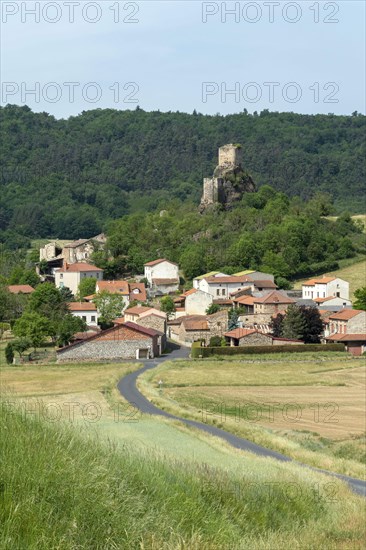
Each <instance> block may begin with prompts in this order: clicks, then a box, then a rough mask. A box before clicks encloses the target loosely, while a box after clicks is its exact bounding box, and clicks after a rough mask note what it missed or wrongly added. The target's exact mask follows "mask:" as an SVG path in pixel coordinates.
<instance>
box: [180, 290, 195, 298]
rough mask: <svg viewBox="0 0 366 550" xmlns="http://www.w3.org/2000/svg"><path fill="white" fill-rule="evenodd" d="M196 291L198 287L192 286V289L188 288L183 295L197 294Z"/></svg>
mask: <svg viewBox="0 0 366 550" xmlns="http://www.w3.org/2000/svg"><path fill="white" fill-rule="evenodd" d="M196 292H197V289H196V288H191V290H187V291H186V292H184V293H183V294H182V295H181V296H190V295H191V294H196Z"/></svg>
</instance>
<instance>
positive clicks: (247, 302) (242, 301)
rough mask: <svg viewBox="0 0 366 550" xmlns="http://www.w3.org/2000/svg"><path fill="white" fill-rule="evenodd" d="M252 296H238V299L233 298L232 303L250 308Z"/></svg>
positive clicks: (252, 302)
mask: <svg viewBox="0 0 366 550" xmlns="http://www.w3.org/2000/svg"><path fill="white" fill-rule="evenodd" d="M254 300H255V298H254V296H239V298H234V299H233V301H234V302H236V303H237V304H242V305H245V306H252V305H254Z"/></svg>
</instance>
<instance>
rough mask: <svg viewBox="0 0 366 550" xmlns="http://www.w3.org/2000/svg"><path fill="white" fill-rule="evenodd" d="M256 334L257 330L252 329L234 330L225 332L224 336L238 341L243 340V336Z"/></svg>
mask: <svg viewBox="0 0 366 550" xmlns="http://www.w3.org/2000/svg"><path fill="white" fill-rule="evenodd" d="M256 332H258V330H255V329H254V328H234V330H229V332H225V333H224V336H228V337H229V338H237V339H238V340H239V339H240V338H245V336H249V334H254V333H256ZM259 334H261V333H259Z"/></svg>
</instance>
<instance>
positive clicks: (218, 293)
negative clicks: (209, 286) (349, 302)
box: [216, 288, 220, 296]
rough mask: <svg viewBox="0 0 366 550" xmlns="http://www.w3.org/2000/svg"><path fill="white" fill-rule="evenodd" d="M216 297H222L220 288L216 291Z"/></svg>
mask: <svg viewBox="0 0 366 550" xmlns="http://www.w3.org/2000/svg"><path fill="white" fill-rule="evenodd" d="M216 296H220V289H219V288H217V289H216Z"/></svg>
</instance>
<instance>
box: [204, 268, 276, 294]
mask: <svg viewBox="0 0 366 550" xmlns="http://www.w3.org/2000/svg"><path fill="white" fill-rule="evenodd" d="M245 273H246V272H244V275H226V274H224V273H216V274H214V275H210V276H206V277H204V278H196V279H194V281H193V286H194V288H196V289H198V290H202V291H203V292H207V293H208V294H211V296H212V297H213V298H214V299H215V300H229V299H230V297H231V296H233V295H236V294H237V293H238V292H241V291H250V292H252V293H254V292H267V291H272V290H275V289H277V285H276V284H275V283H274V282H273V281H272V280H271V279H252V277H251V275H246V274H245ZM257 273H259V272H257ZM261 275H262V276H263V277H264V276H266V274H265V273H263V274H261ZM268 277H272V278H273V275H268Z"/></svg>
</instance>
